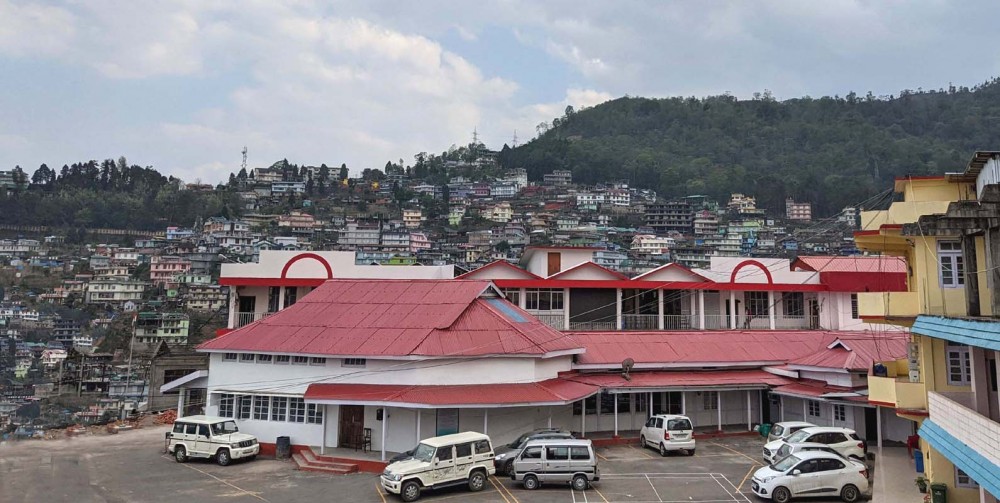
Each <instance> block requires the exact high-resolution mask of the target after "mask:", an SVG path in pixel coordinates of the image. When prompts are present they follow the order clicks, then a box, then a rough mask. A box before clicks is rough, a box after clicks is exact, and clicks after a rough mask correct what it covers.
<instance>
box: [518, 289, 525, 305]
mask: <svg viewBox="0 0 1000 503" xmlns="http://www.w3.org/2000/svg"><path fill="white" fill-rule="evenodd" d="M525 290H526V289H525V288H522V289H521V293H519V294H518V295H517V307H519V308H521V309H524V306H525V303H524V291H525Z"/></svg>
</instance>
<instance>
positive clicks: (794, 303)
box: [782, 292, 806, 316]
mask: <svg viewBox="0 0 1000 503" xmlns="http://www.w3.org/2000/svg"><path fill="white" fill-rule="evenodd" d="M782 303H783V304H784V305H785V316H805V315H806V308H805V305H806V301H805V297H804V296H803V294H802V292H787V293H785V294H783V295H782Z"/></svg>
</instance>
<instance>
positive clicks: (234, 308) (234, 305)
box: [227, 286, 240, 328]
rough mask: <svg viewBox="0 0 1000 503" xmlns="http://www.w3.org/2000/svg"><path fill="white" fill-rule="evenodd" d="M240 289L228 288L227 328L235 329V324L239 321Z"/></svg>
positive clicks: (235, 287) (236, 287)
mask: <svg viewBox="0 0 1000 503" xmlns="http://www.w3.org/2000/svg"><path fill="white" fill-rule="evenodd" d="M239 298H240V287H238V286H233V287H230V288H229V324H228V325H227V326H228V327H229V328H236V323H237V321H238V320H239V316H240V314H239V309H240V303H239Z"/></svg>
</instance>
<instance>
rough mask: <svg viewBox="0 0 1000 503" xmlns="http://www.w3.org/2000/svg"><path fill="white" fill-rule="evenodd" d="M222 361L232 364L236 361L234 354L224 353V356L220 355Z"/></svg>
mask: <svg viewBox="0 0 1000 503" xmlns="http://www.w3.org/2000/svg"><path fill="white" fill-rule="evenodd" d="M222 361H225V362H234V361H236V353H226V354H224V355H222Z"/></svg>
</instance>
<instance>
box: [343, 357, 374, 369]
mask: <svg viewBox="0 0 1000 503" xmlns="http://www.w3.org/2000/svg"><path fill="white" fill-rule="evenodd" d="M367 364H368V360H367V359H365V358H344V360H343V361H342V362H341V364H340V365H341V366H342V367H364V366H365V365H367Z"/></svg>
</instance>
